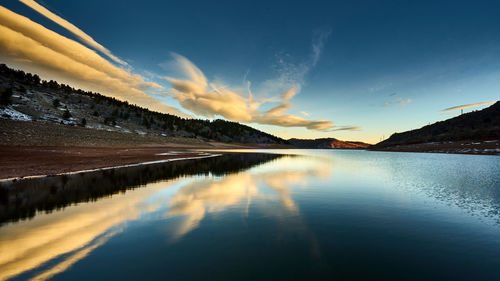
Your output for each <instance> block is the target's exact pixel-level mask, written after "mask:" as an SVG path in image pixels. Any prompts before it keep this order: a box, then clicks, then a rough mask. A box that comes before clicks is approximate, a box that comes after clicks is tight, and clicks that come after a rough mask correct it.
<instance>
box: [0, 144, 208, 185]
mask: <svg viewBox="0 0 500 281" xmlns="http://www.w3.org/2000/svg"><path fill="white" fill-rule="evenodd" d="M215 154H216V153H205V152H198V151H191V150H188V149H182V148H181V149H179V148H178V147H168V146H156V147H155V146H142V147H141V146H134V147H61V146H5V145H4V146H0V180H5V179H12V178H23V177H33V176H42V175H56V174H64V173H72V172H80V171H86V170H94V169H102V168H110V167H119V166H127V165H136V164H141V163H144V164H148V163H159V162H162V161H165V162H166V161H168V160H178V159H186V158H202V157H211V156H214V155H215Z"/></svg>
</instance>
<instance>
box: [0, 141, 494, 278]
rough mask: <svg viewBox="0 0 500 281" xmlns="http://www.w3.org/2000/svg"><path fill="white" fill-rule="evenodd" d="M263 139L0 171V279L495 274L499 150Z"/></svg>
mask: <svg viewBox="0 0 500 281" xmlns="http://www.w3.org/2000/svg"><path fill="white" fill-rule="evenodd" d="M255 152H258V151H255ZM267 152H269V151H267ZM273 152H274V153H280V154H288V155H278V154H243V155H241V154H239V155H227V156H221V157H216V158H213V159H203V160H193V161H180V162H178V163H169V164H161V165H153V166H148V167H134V168H127V169H122V170H116V171H107V172H95V173H89V174H81V175H75V176H65V177H52V178H48V179H43V180H30V181H23V182H18V183H15V184H14V185H7V184H3V185H2V186H1V189H0V190H1V192H0V199H1V200H0V201H1V202H0V222H1V224H0V280H8V279H12V280H48V279H50V280H500V279H499V278H500V277H499V276H500V157H498V156H474V155H445V154H417V153H386V152H367V151H339V150H335V151H332V150H315V151H311V150H277V151H273Z"/></svg>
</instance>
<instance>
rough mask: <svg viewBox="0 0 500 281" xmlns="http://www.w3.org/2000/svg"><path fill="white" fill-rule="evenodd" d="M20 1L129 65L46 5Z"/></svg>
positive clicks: (115, 59) (121, 62)
mask: <svg viewBox="0 0 500 281" xmlns="http://www.w3.org/2000/svg"><path fill="white" fill-rule="evenodd" d="M19 1H20V2H22V3H24V4H25V5H26V6H28V7H30V8H32V9H33V10H35V11H37V12H38V13H40V14H42V15H43V16H45V17H47V18H48V19H50V20H52V21H53V22H55V23H57V24H59V25H60V26H62V27H64V28H65V29H66V30H68V31H69V32H71V33H73V34H74V35H76V36H77V37H78V38H80V40H82V41H83V42H85V43H86V44H87V45H89V46H90V47H92V48H94V49H96V50H99V51H100V52H102V53H103V54H105V55H106V56H108V57H109V58H110V59H112V60H113V61H115V62H117V63H119V64H122V65H127V63H126V62H124V61H123V60H121V59H119V58H118V57H116V56H115V55H113V54H112V53H111V51H109V50H108V49H106V48H105V47H104V46H102V45H101V44H99V43H97V42H96V41H95V40H94V39H93V38H92V37H90V36H89V35H88V34H86V33H85V32H83V31H82V30H81V29H79V28H78V27H76V26H75V25H73V24H72V23H70V22H68V21H67V20H65V19H63V18H61V17H60V16H58V15H56V14H54V13H52V12H51V11H49V10H47V9H46V8H45V7H43V6H42V5H40V4H38V3H37V2H35V1H33V0H19Z"/></svg>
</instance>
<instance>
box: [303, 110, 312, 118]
mask: <svg viewBox="0 0 500 281" xmlns="http://www.w3.org/2000/svg"><path fill="white" fill-rule="evenodd" d="M300 114H302V115H304V116H305V117H309V116H311V114H309V113H308V112H306V111H301V112H300Z"/></svg>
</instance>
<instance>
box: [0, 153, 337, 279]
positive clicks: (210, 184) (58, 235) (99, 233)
mask: <svg viewBox="0 0 500 281" xmlns="http://www.w3.org/2000/svg"><path fill="white" fill-rule="evenodd" d="M271 164H272V165H271V166H269V167H267V165H265V164H264V165H263V166H261V167H258V168H255V169H250V170H247V171H243V172H239V173H235V174H229V175H226V176H213V175H208V176H195V177H193V178H190V179H177V180H174V181H161V182H157V183H150V184H147V185H146V186H145V187H143V188H138V189H134V190H130V191H127V192H126V193H125V194H118V195H114V196H111V197H107V198H101V199H99V200H97V201H95V202H90V203H80V204H77V205H73V206H70V207H66V208H65V209H64V210H63V211H55V212H52V213H48V214H46V213H38V214H37V215H36V216H35V217H34V218H32V219H31V220H28V221H21V222H17V223H9V224H7V225H4V226H2V227H0V253H1V255H0V280H7V279H9V278H10V277H13V276H16V275H19V274H21V273H23V272H26V271H29V270H32V269H35V268H37V267H40V266H42V265H43V264H44V263H46V262H48V261H50V260H53V259H55V258H57V257H61V256H64V257H63V258H62V259H60V261H59V262H58V263H57V264H55V265H53V266H51V267H49V268H48V269H46V270H45V271H43V272H42V273H41V274H39V275H37V276H35V277H34V278H33V280H46V279H47V278H49V277H52V276H53V275H54V274H55V273H58V272H62V271H64V270H65V269H66V268H68V267H70V266H71V265H72V264H74V263H75V262H77V261H78V260H80V259H82V258H85V256H86V255H87V254H88V253H89V252H90V251H92V250H93V249H95V248H96V247H98V246H100V245H102V244H103V243H105V242H106V241H107V240H108V239H109V238H110V237H111V236H113V235H114V234H116V233H118V232H119V231H120V228H121V225H123V224H124V223H125V222H127V221H130V220H136V219H138V218H140V217H141V215H143V214H145V213H151V212H155V211H157V210H159V209H162V208H164V207H166V208H167V211H166V212H164V214H163V216H164V217H173V216H180V217H182V223H180V224H178V225H177V226H175V228H173V229H170V230H169V232H171V233H173V236H172V237H171V238H172V239H178V238H180V237H181V236H183V235H185V234H186V233H188V232H189V231H191V230H193V229H194V228H196V227H197V226H198V224H199V222H200V221H201V220H202V219H203V218H204V216H205V215H206V214H207V213H215V212H220V211H223V210H225V209H226V208H228V207H230V206H233V205H239V204H244V205H246V206H247V208H248V205H249V204H250V203H251V201H252V200H253V199H254V198H260V199H266V200H276V201H278V202H281V204H282V205H283V207H284V209H286V210H287V211H289V212H297V211H298V209H297V206H296V204H295V203H294V201H293V199H292V198H291V196H290V189H289V187H288V185H289V184H301V185H304V184H305V183H306V180H307V178H308V177H315V176H323V177H327V176H328V175H329V172H330V171H329V169H327V168H325V167H324V166H323V165H322V164H324V161H319V162H317V161H315V159H314V158H298V157H291V156H288V157H283V158H280V159H278V160H276V162H273V163H271ZM276 167H281V168H276ZM290 167H295V168H294V169H290V170H289V169H288V168H290ZM266 187H268V188H270V189H271V190H273V191H274V192H273V193H269V192H267V191H264V192H263V191H262V189H263V188H266ZM167 189H175V192H174V193H171V192H164V191H165V190H167ZM247 212H248V209H247ZM67 254H68V255H67Z"/></svg>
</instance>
